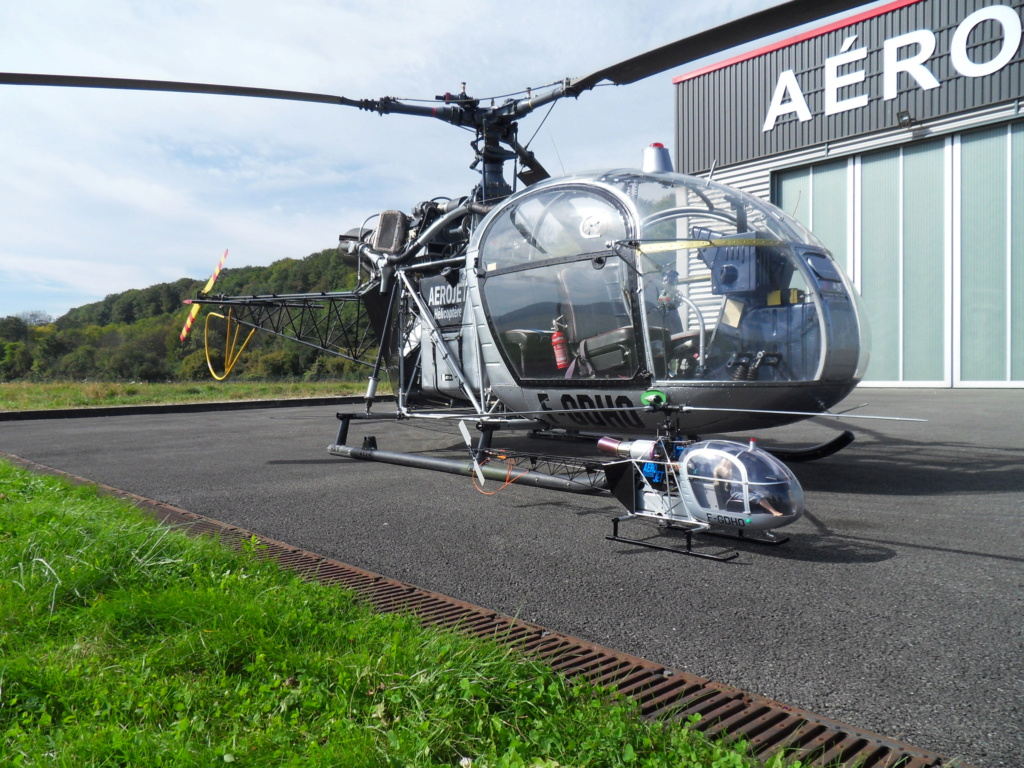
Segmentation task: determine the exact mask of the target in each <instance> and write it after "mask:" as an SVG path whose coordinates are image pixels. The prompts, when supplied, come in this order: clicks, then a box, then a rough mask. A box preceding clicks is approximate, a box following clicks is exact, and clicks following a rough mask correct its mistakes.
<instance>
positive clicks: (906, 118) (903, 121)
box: [896, 109, 914, 128]
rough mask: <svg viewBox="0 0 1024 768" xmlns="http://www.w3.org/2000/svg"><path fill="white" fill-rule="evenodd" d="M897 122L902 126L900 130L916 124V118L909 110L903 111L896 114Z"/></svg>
mask: <svg viewBox="0 0 1024 768" xmlns="http://www.w3.org/2000/svg"><path fill="white" fill-rule="evenodd" d="M896 122H898V123H899V124H900V128H909V127H910V126H912V125H913V124H914V118H913V117H911V115H910V113H909V112H908V111H907V110H905V109H901V110H900V111H899V112H897V113H896Z"/></svg>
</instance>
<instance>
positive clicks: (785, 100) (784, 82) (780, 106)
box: [761, 69, 811, 131]
mask: <svg viewBox="0 0 1024 768" xmlns="http://www.w3.org/2000/svg"><path fill="white" fill-rule="evenodd" d="M791 112H793V113H796V116H797V117H798V118H800V121H801V122H803V121H805V120H810V119H811V110H810V108H809V107H808V106H807V99H805V98H804V92H803V91H801V90H800V83H798V82H797V80H796V75H795V74H794V73H793V70H792V69H787V70H786V71H785V72H783V73H782V74H781V75H779V82H778V83H776V85H775V94H774V95H773V96H772V103H771V106H770V107H768V115H767V116H766V117H765V119H764V127H763V128H762V129H761V130H762V131H770V130H771V129H772V128H774V127H775V121H776V120H778V119H779V118H780V117H782V115H788V114H789V113H791Z"/></svg>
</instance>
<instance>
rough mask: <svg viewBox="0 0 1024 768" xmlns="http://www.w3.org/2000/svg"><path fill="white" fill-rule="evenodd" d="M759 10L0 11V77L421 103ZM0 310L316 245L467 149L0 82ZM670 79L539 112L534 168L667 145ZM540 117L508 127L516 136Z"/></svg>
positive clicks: (303, 115)
mask: <svg viewBox="0 0 1024 768" xmlns="http://www.w3.org/2000/svg"><path fill="white" fill-rule="evenodd" d="M772 4H773V3H772V2H771V0H732V1H731V2H729V1H726V2H719V3H715V4H700V5H695V4H693V3H685V2H680V1H679V0H654V1H652V2H647V3H644V4H626V3H621V2H612V1H611V0H572V1H569V2H550V1H548V2H541V0H523V1H522V2H519V3H516V4H515V5H513V6H510V5H509V4H507V3H500V2H498V1H497V0H486V1H485V2H476V1H473V0H445V1H443V2H435V3H414V2H399V1H398V0H385V1H384V2H373V3H365V2H343V1H340V0H292V1H291V2H289V3H287V4H285V3H250V2H245V1H244V0H222V1H220V0H187V1H185V2H176V3H163V2H157V1H156V0H152V1H151V2H145V1H143V2H135V1H134V0H131V1H130V0H92V1H91V2H89V3H70V2H67V0H35V1H34V2H33V3H4V4H0V71H6V72H42V73H54V74H69V75H98V76H110V77H133V78H152V79H168V80H184V81H196V82H209V83H225V84H233V85H250V86H262V87H269V88H281V89H289V90H304V91H312V92H321V93H332V94H339V95H344V96H348V97H350V98H376V97H380V96H384V95H393V96H399V97H405V98H427V99H430V98H432V97H433V96H434V95H435V94H439V93H442V92H444V91H452V92H455V91H457V90H458V88H459V83H460V82H461V81H463V80H465V81H467V83H468V86H467V87H468V89H469V91H470V93H472V94H474V95H478V96H479V95H487V96H490V95H492V94H494V95H502V94H506V93H509V92H511V91H518V90H520V89H522V88H525V87H526V86H534V87H536V86H539V85H542V84H545V83H549V82H552V81H554V80H557V79H560V78H563V77H571V76H579V75H584V74H587V73H589V72H591V71H594V70H597V69H599V68H602V67H604V66H606V65H608V64H611V63H613V62H616V61H619V60H622V59H625V58H628V57H630V56H633V55H636V54H639V53H642V52H643V51H645V50H648V49H650V48H653V47H656V46H659V45H663V44H665V43H668V42H671V41H673V40H676V39H679V38H681V37H684V36H686V35H688V34H691V33H693V32H695V31H698V30H700V29H703V28H707V27H711V26H714V25H716V24H719V23H721V22H723V21H725V20H728V19H730V18H734V17H737V16H741V15H744V14H746V13H749V12H752V11H754V10H758V9H760V8H763V7H766V6H768V5H772ZM0 105H2V106H0V110H2V118H0V279H2V280H3V288H4V289H3V290H2V291H0V316H4V315H8V314H15V313H18V312H23V311H28V310H36V309H40V310H44V311H46V312H49V313H50V314H53V315H59V314H62V313H63V312H65V311H67V309H69V308H70V307H73V306H77V305H80V304H84V303H88V302H90V301H95V300H98V299H100V298H102V297H103V296H104V295H106V294H108V293H113V292H117V291H121V290H125V289H127V288H142V287H145V286H147V285H151V284H153V283H157V282H162V281H165V280H173V279H177V278H178V277H182V276H186V275H187V276H190V277H195V278H203V277H205V276H206V275H207V274H208V272H209V270H210V268H211V265H212V264H213V263H214V262H215V260H216V259H217V257H218V255H219V254H220V253H221V252H223V250H224V248H230V250H231V261H230V262H229V266H230V265H231V264H232V263H233V264H234V265H241V264H266V263H269V262H270V261H272V260H274V259H277V258H282V257H285V256H296V257H298V256H303V255H305V254H307V253H310V252H312V251H315V250H319V249H322V248H325V247H329V246H331V245H333V244H334V243H335V242H336V239H337V235H338V234H339V233H340V232H343V231H346V230H348V229H350V228H351V227H354V226H357V225H358V224H360V223H361V222H362V221H363V219H364V218H365V217H366V216H368V215H370V214H372V213H373V212H375V211H378V210H381V209H385V208H401V209H406V210H408V209H410V208H411V207H412V206H413V205H414V204H415V203H416V202H418V201H419V200H423V199H427V198H430V197H434V196H438V195H458V194H465V193H466V192H468V191H469V188H470V187H471V186H472V185H473V183H474V182H475V180H476V176H475V174H474V173H473V172H472V171H470V170H468V165H469V163H470V162H471V160H472V154H471V150H470V148H469V141H470V139H471V138H472V136H471V135H470V134H468V133H464V132H461V131H458V130H454V129H453V128H452V127H450V126H447V125H444V124H442V123H440V122H434V121H430V120H423V119H417V118H411V117H407V116H401V115H390V116H385V117H381V116H378V115H375V114H369V113H366V112H360V111H358V110H354V109H345V108H340V107H330V106H324V105H316V104H303V103H292V102H281V101H268V100H262V99H239V98H228V97H214V96H194V95H184V94H167V93H140V92H125V91H97V90H85V89H65V88H49V87H46V88H44V87H36V88H28V87H22V86H0ZM673 114H674V93H673V88H672V85H671V73H665V74H662V75H658V76H655V77H653V78H649V79H648V80H646V81H642V82H640V83H637V84H635V85H633V86H628V87H624V88H613V87H609V88H598V89H596V90H595V91H593V92H591V93H588V94H584V95H583V96H582V97H581V98H580V99H578V100H572V99H569V100H565V101H563V102H560V103H559V104H557V105H556V106H555V108H554V112H553V114H552V116H551V118H550V119H549V120H548V121H547V122H545V123H544V125H543V128H541V130H540V133H539V135H538V137H537V139H536V141H535V143H534V148H535V149H536V150H537V152H538V155H539V156H540V158H541V161H542V162H543V163H544V164H545V165H546V166H547V167H548V169H549V170H550V171H552V172H553V173H558V172H560V171H561V170H562V169H564V170H565V171H566V172H570V171H573V170H582V169H587V168H596V167H604V166H608V167H612V166H622V165H636V164H638V163H639V161H640V155H641V151H642V148H643V147H644V146H646V145H647V144H649V143H651V142H652V141H659V140H660V141H663V142H665V143H666V144H668V145H669V146H671V143H672V141H673V136H672V131H673ZM541 117H542V115H534V116H531V117H529V118H527V119H525V120H524V121H523V123H522V127H521V130H522V137H523V138H528V137H529V136H531V135H532V134H533V132H534V131H535V130H536V129H537V126H538V125H540V121H541Z"/></svg>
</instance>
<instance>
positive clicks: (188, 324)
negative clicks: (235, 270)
mask: <svg viewBox="0 0 1024 768" xmlns="http://www.w3.org/2000/svg"><path fill="white" fill-rule="evenodd" d="M227 258H228V251H227V249H226V248H225V249H224V255H223V256H221V257H220V261H219V262H217V268H216V269H215V270H213V274H212V275H210V279H209V280H207V281H206V286H205V287H204V288H203V290H202V291H200V293H199V295H200V296H205V295H206V294H208V293H209V292H210V289H211V288H213V284H214V283H216V282H217V278H218V277H220V271H221V270H222V269H223V268H224V262H225V261H227ZM185 303H186V304H192V302H191V300H188V301H186V302H185ZM198 314H199V305H198V304H192V310H191V311H190V312H189V313H188V317H186V318H185V325H184V327H182V329H181V334H179V336H178V341H185V337H187V336H188V332H189V331H191V330H192V324H193V323H194V322H195V321H196V315H198Z"/></svg>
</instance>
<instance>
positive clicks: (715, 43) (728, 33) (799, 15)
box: [570, 0, 869, 92]
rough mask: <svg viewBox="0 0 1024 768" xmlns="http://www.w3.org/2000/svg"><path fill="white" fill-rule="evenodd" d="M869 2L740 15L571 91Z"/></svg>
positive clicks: (628, 78)
mask: <svg viewBox="0 0 1024 768" xmlns="http://www.w3.org/2000/svg"><path fill="white" fill-rule="evenodd" d="M868 2H869V0H789V2H785V3H781V4H779V5H775V6H772V7H771V8H765V9H764V10H763V11H758V12H757V13H752V14H750V15H749V16H743V17H742V18H739V19H734V20H733V21H730V22H727V23H725V24H722V25H721V26H718V27H714V28H713V29H708V30H705V31H703V32H698V33H697V34H695V35H690V37H684V38H683V39H682V40H677V41H676V42H674V43H669V44H668V45H663V46H662V47H661V48H655V49H654V50H653V51H648V52H647V53H642V54H640V55H639V56H634V57H633V58H631V59H626V60H625V61H620V62H619V63H618V64H612V65H611V66H610V67H605V68H604V69H601V70H598V71H597V72H594V73H592V74H590V75H587V76H586V77H580V78H577V79H575V80H573V81H572V82H571V84H570V90H572V91H576V92H579V91H586V90H589V89H591V88H593V87H594V86H595V85H597V84H598V83H600V82H601V81H603V80H609V81H610V82H612V83H614V84H615V85H627V84H629V83H635V82H636V81H637V80H643V79H644V78H645V77H650V76H651V75H656V74H658V73H659V72H664V71H665V70H667V69H673V68H674V67H678V66H680V65H682V64H687V63H689V62H691V61H696V60H697V59H701V58H704V57H705V56H710V55H711V54H714V53H718V52H720V51H724V50H728V49H729V48H734V47H736V46H737V45H743V44H744V43H749V42H751V41H753V40H759V39H761V38H762V37H768V36H769V35H774V34H775V33H777V32H783V31H785V30H787V29H793V28H794V27H798V26H800V25H801V24H807V23H808V22H812V21H817V20H818V19H823V18H825V17H826V16H832V15H834V14H837V13H842V12H843V11H846V10H849V9H850V8H856V7H857V6H860V5H867V4H868Z"/></svg>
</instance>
